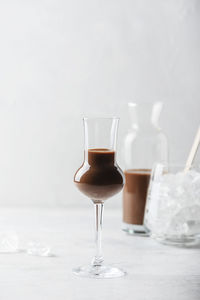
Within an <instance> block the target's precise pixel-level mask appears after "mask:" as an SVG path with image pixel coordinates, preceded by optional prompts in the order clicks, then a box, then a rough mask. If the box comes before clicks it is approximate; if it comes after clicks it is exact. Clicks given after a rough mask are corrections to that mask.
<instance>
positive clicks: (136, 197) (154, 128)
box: [123, 102, 168, 235]
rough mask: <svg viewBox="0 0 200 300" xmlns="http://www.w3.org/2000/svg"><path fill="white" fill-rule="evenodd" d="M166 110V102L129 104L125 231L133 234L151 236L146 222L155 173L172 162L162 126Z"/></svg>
mask: <svg viewBox="0 0 200 300" xmlns="http://www.w3.org/2000/svg"><path fill="white" fill-rule="evenodd" d="M162 107H163V104H162V102H155V103H153V104H150V103H147V104H136V103H128V109H129V115H130V121H131V127H130V129H129V131H128V132H127V134H126V135H125V138H124V143H123V159H124V166H125V170H124V174H125V178H126V183H125V186H124V190H123V230H124V231H126V232H128V233H129V234H141V235H146V234H147V230H146V229H145V227H144V225H143V219H144V210H145V204H146V195H147V189H148V185H149V179H150V174H151V169H152V167H153V165H154V163H156V162H162V163H167V161H168V143H167V138H166V136H165V134H164V133H163V132H162V130H161V128H160V127H159V125H158V121H159V118H160V113H161V110H162Z"/></svg>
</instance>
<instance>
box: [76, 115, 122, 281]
mask: <svg viewBox="0 0 200 300" xmlns="http://www.w3.org/2000/svg"><path fill="white" fill-rule="evenodd" d="M118 123H119V119H118V118H115V117H113V118H84V119H83V124H84V137H85V147H84V148H85V149H84V162H83V164H82V165H81V167H80V168H79V169H78V170H77V172H76V173H75V176H74V182H75V184H76V186H77V188H78V189H79V190H80V191H81V192H82V193H83V194H85V195H86V196H88V197H89V198H90V199H91V200H92V201H93V203H94V207H95V244H96V253H95V256H94V258H93V260H92V262H91V264H90V265H89V266H83V267H78V268H76V269H74V270H73V272H74V273H75V274H77V275H79V276H83V277H93V278H112V277H120V276H123V275H124V274H125V272H124V271H122V270H121V269H118V268H116V267H111V266H105V265H104V260H103V256H102V250H101V231H102V218H103V206H104V202H105V200H107V199H108V198H110V197H112V196H113V195H115V194H117V193H118V192H119V191H121V189H122V188H123V185H124V175H123V172H122V171H121V169H120V168H119V166H118V165H117V162H116V139H117V129H118Z"/></svg>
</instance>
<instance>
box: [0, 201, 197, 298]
mask: <svg viewBox="0 0 200 300" xmlns="http://www.w3.org/2000/svg"><path fill="white" fill-rule="evenodd" d="M0 225H1V227H0V231H1V232H5V231H7V230H8V229H9V230H15V231H16V232H17V233H18V235H19V237H20V245H21V247H25V245H26V243H27V242H28V241H31V240H36V239H37V240H43V241H44V242H46V243H47V244H48V245H50V246H51V248H52V252H53V253H54V254H55V257H37V256H30V255H27V254H26V253H17V254H0V300H24V299H26V300H27V299H28V300H32V299H35V300H36V299H37V300H40V299H41V300H46V299H48V300H71V299H72V300H79V299H80V300H82V299H87V300H90V299H93V300H95V299H99V300H100V299H101V300H106V299H113V300H114V299H116V300H117V299H126V300H129V299H132V300H138V299H141V300H145V299H148V300H151V299H152V300H157V299H159V300H165V299H166V300H169V299H170V300H173V299H174V300H179V299H181V300H199V299H200V248H199V247H196V248H193V249H183V248H175V247H169V246H164V245H161V244H158V243H157V242H155V241H153V240H151V239H150V238H142V237H133V236H128V235H126V234H125V233H124V232H122V231H121V229H120V226H121V212H120V211H119V210H111V209H107V210H106V209H105V215H104V230H103V250H104V256H105V259H106V261H108V262H110V263H112V264H117V265H118V266H120V267H123V268H124V269H126V270H127V272H128V275H127V276H126V277H123V278H118V279H104V280H97V279H96V280H95V279H85V278H77V277H76V276H74V275H73V274H72V271H71V270H72V268H73V267H75V266H78V265H80V264H83V263H87V262H89V260H90V259H91V258H92V255H93V225H94V224H93V209H92V206H91V207H89V208H88V209H82V210H81V209H62V210H61V209H2V208H1V211H0Z"/></svg>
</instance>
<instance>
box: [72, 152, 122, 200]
mask: <svg viewBox="0 0 200 300" xmlns="http://www.w3.org/2000/svg"><path fill="white" fill-rule="evenodd" d="M74 182H75V184H76V186H77V187H78V189H79V190H80V191H81V192H82V193H84V194H85V195H86V196H88V197H89V198H91V199H92V200H93V201H94V202H102V201H104V200H106V199H107V198H110V197H112V196H113V195H115V194H116V193H118V192H119V191H120V190H121V189H122V188H123V185H124V177H123V172H122V170H121V169H120V168H119V166H118V165H117V164H116V162H115V152H114V151H112V150H109V149H103V148H100V149H99V148H98V149H89V150H88V151H87V152H85V160H84V163H83V165H82V166H81V167H80V168H79V169H78V171H77V172H76V174H75V176H74Z"/></svg>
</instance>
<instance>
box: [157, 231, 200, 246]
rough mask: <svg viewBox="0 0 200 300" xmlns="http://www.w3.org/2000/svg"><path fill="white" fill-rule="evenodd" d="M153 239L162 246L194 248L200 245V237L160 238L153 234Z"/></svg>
mask: <svg viewBox="0 0 200 300" xmlns="http://www.w3.org/2000/svg"><path fill="white" fill-rule="evenodd" d="M151 237H152V238H153V239H155V240H156V241H158V242H160V243H162V244H165V245H170V246H177V247H190V246H191V247H192V246H196V245H200V236H169V235H163V236H160V235H156V234H151Z"/></svg>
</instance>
